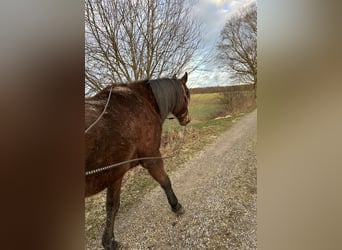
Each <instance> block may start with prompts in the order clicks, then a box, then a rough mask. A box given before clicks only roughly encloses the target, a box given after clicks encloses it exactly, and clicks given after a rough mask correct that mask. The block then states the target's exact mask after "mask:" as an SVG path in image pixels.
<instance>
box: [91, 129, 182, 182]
mask: <svg viewBox="0 0 342 250" xmlns="http://www.w3.org/2000/svg"><path fill="white" fill-rule="evenodd" d="M185 136H186V126H185V127H184V132H183V140H182V144H184V142H185ZM178 146H180V147H178V149H177V150H176V151H175V152H174V153H173V154H171V155H168V156H165V157H161V156H154V157H142V158H136V159H131V160H127V161H122V162H118V163H115V164H112V165H109V166H105V167H102V168H97V169H94V170H90V171H86V172H85V175H86V176H87V175H91V174H95V173H98V172H101V171H105V170H108V169H110V168H114V167H117V166H121V165H124V164H126V163H130V162H134V161H141V160H156V159H168V158H172V157H175V156H176V155H178V154H179V152H180V150H181V145H178Z"/></svg>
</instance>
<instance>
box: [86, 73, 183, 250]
mask: <svg viewBox="0 0 342 250" xmlns="http://www.w3.org/2000/svg"><path fill="white" fill-rule="evenodd" d="M186 82H187V73H185V75H184V76H183V77H182V78H181V79H176V77H174V78H171V79H169V78H162V79H157V80H145V81H137V82H133V83H128V84H120V85H112V86H108V87H106V88H105V89H103V90H102V91H100V92H99V93H98V94H96V95H95V96H93V97H91V98H87V99H86V102H85V127H86V128H89V127H90V126H92V125H94V126H93V127H92V128H91V129H89V131H87V132H86V133H85V144H86V145H85V148H86V156H85V157H86V159H85V163H86V166H85V170H86V172H88V173H89V172H90V173H91V171H92V170H95V169H99V168H102V167H104V166H108V165H111V164H113V163H119V162H123V161H127V160H131V159H136V158H144V157H160V158H158V159H155V158H154V159H144V160H137V161H134V162H130V163H127V164H124V165H120V166H116V167H113V168H110V169H107V170H105V171H100V172H96V173H92V174H86V191H85V194H86V197H87V196H90V195H93V194H96V193H98V192H100V191H102V190H103V189H105V188H107V198H106V214H107V217H106V225H105V230H104V233H103V237H102V245H103V247H104V249H105V250H113V249H116V248H117V247H118V245H119V244H118V242H116V241H115V238H114V232H113V229H114V219H115V215H116V213H117V211H118V209H119V204H120V189H121V181H122V178H123V176H124V174H125V173H126V172H127V171H128V170H129V169H131V168H133V167H135V166H137V165H139V164H140V165H141V166H143V167H144V168H146V169H147V170H148V172H149V174H150V175H151V176H152V177H153V178H154V179H155V180H156V181H157V182H158V183H159V184H160V186H161V187H162V188H163V189H164V191H165V194H166V196H167V199H168V202H169V204H170V206H171V209H172V211H173V212H175V213H177V214H181V213H183V208H182V206H181V204H180V203H179V202H178V199H177V197H176V195H175V194H174V192H173V190H172V187H171V182H170V179H169V177H168V175H167V174H166V173H165V170H164V167H163V160H162V158H161V154H160V151H159V147H160V141H161V133H162V124H163V122H164V120H165V119H166V116H167V115H168V114H169V113H172V114H173V115H174V116H175V117H176V118H177V119H178V122H179V123H180V124H181V125H182V126H185V125H186V124H188V123H189V122H190V117H189V114H188V104H189V100H190V94H189V90H188V88H187V86H186ZM109 97H110V98H109ZM106 104H107V105H106ZM104 108H106V109H105V112H104V113H103V111H104ZM101 113H103V116H102V117H101V118H100V119H99V120H98V122H96V124H94V121H96V120H97V119H98V118H99V117H100V115H101Z"/></svg>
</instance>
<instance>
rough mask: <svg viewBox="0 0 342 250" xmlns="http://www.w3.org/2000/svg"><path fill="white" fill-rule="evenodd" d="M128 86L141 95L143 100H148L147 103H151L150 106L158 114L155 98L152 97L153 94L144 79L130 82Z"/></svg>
mask: <svg viewBox="0 0 342 250" xmlns="http://www.w3.org/2000/svg"><path fill="white" fill-rule="evenodd" d="M128 86H129V87H130V88H131V89H132V90H134V91H136V92H137V93H138V94H139V95H140V96H141V97H143V98H144V99H145V100H147V101H148V103H149V104H150V105H151V107H152V108H153V109H154V110H155V111H156V113H157V114H158V115H159V116H160V111H159V107H158V104H157V101H156V98H155V97H154V94H153V92H152V90H151V88H150V87H149V86H148V85H147V84H146V82H145V81H143V82H135V83H130V84H128Z"/></svg>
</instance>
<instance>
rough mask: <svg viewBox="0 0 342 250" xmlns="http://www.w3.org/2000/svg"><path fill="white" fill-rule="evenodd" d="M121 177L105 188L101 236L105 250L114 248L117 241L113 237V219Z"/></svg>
mask: <svg viewBox="0 0 342 250" xmlns="http://www.w3.org/2000/svg"><path fill="white" fill-rule="evenodd" d="M121 181H122V177H121V178H120V179H118V180H116V181H115V182H114V184H113V185H111V186H109V187H108V188H107V199H106V213H107V216H106V227H105V230H104V233H103V236H102V245H103V247H104V249H105V250H115V249H117V248H118V246H119V243H118V242H116V241H115V238H114V232H113V230H114V220H115V215H116V213H117V211H118V210H119V206H120V189H121Z"/></svg>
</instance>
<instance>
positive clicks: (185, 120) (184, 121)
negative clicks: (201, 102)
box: [179, 115, 191, 126]
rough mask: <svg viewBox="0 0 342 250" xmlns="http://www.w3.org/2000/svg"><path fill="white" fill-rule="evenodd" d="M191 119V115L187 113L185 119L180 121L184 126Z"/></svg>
mask: <svg viewBox="0 0 342 250" xmlns="http://www.w3.org/2000/svg"><path fill="white" fill-rule="evenodd" d="M190 121H191V119H190V116H189V115H187V116H186V117H185V119H183V120H182V121H179V124H180V125H182V126H185V125H187V124H188V123H189V122H190Z"/></svg>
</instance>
